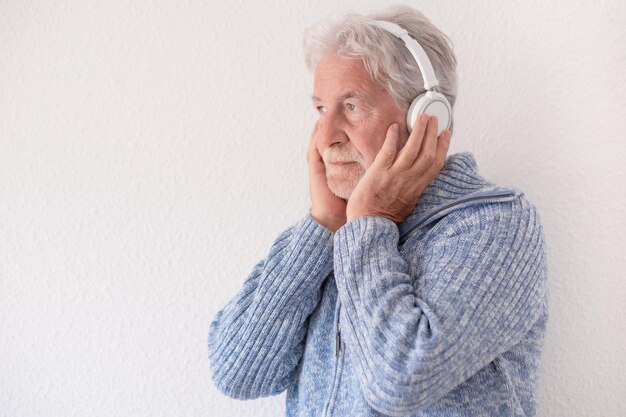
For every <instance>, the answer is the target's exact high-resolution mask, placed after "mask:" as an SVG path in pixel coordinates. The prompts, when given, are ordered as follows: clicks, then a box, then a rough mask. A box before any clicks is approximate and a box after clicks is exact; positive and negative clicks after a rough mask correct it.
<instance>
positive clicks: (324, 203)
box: [307, 122, 347, 233]
mask: <svg viewBox="0 0 626 417" xmlns="http://www.w3.org/2000/svg"><path fill="white" fill-rule="evenodd" d="M316 133H317V122H316V123H315V126H314V127H313V132H311V140H310V142H309V150H308V152H307V159H308V163H309V188H310V192H311V217H313V218H314V219H315V220H316V221H317V222H318V223H319V224H321V225H322V226H324V227H325V228H327V229H329V230H330V231H331V232H333V233H334V232H336V231H337V229H339V228H340V227H341V226H343V225H344V224H345V223H346V207H347V203H346V201H345V200H343V199H341V198H339V197H337V196H336V195H335V194H333V193H332V191H330V189H329V188H328V182H327V181H326V167H325V166H324V161H323V159H322V156H321V155H320V153H319V151H318V150H317V135H316Z"/></svg>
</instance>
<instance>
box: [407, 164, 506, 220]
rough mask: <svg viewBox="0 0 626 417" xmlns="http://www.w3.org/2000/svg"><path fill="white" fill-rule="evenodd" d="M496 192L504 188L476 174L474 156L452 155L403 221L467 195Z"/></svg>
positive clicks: (476, 168)
mask: <svg viewBox="0 0 626 417" xmlns="http://www.w3.org/2000/svg"><path fill="white" fill-rule="evenodd" d="M497 190H505V188H503V187H498V186H496V185H495V184H493V183H491V182H489V181H487V180H486V179H485V178H483V177H482V176H481V175H480V174H479V173H478V167H477V164H476V159H475V158H474V155H472V154H471V153H470V152H462V153H456V154H452V155H450V156H448V158H447V159H446V162H445V164H444V168H443V169H442V170H441V172H440V173H439V175H438V176H437V177H436V178H435V179H434V180H433V181H432V182H431V183H430V184H429V185H428V186H427V187H426V188H425V189H424V191H423V192H422V195H421V196H420V197H419V199H418V200H417V205H416V206H415V209H414V210H413V212H412V213H411V214H410V215H409V216H408V217H407V219H406V220H405V221H410V220H411V219H413V218H415V217H418V216H420V215H421V214H423V213H425V212H426V211H428V210H431V209H433V208H435V207H437V206H440V205H444V204H447V203H450V202H451V201H454V200H456V199H458V198H461V197H463V196H465V195H467V194H470V193H474V192H477V191H497Z"/></svg>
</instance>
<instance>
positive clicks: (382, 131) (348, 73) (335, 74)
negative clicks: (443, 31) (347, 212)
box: [313, 53, 408, 200]
mask: <svg viewBox="0 0 626 417" xmlns="http://www.w3.org/2000/svg"><path fill="white" fill-rule="evenodd" d="M313 103H314V106H315V108H316V110H317V111H318V112H319V121H318V123H317V134H316V139H317V149H318V151H319V153H320V155H322V158H323V159H324V165H325V167H326V178H327V181H328V187H329V188H330V190H331V191H332V192H333V193H334V194H335V195H337V196H338V197H341V198H343V199H346V200H347V199H348V198H349V197H350V194H351V193H352V190H354V187H355V186H356V184H357V182H358V181H359V179H360V178H361V177H362V176H363V174H364V173H365V170H366V169H367V168H368V167H369V166H370V165H371V164H372V162H373V161H374V158H375V157H376V154H377V153H378V151H379V150H380V148H381V147H382V145H383V142H384V141H385V136H386V134H387V129H388V128H389V126H390V125H391V124H392V123H398V124H399V125H400V130H399V131H400V144H401V145H404V143H406V140H407V138H408V131H407V130H406V124H405V113H404V112H403V111H401V110H400V109H399V108H398V107H397V106H396V104H395V103H394V101H393V99H392V98H391V96H390V95H389V94H388V93H387V91H386V90H385V89H384V88H383V87H382V86H381V85H380V84H377V83H375V82H374V81H372V80H371V79H370V76H369V74H368V73H367V70H366V69H365V65H364V64H363V61H362V60H361V59H349V58H343V57H340V56H338V55H336V54H332V53H331V54H328V55H326V56H325V57H324V58H322V60H321V61H320V62H319V63H318V65H317V68H316V69H315V75H314V80H313Z"/></svg>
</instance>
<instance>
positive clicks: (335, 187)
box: [328, 181, 354, 201]
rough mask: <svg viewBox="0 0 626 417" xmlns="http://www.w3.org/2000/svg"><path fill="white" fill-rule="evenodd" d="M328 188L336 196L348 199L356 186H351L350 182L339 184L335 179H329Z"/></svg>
mask: <svg viewBox="0 0 626 417" xmlns="http://www.w3.org/2000/svg"><path fill="white" fill-rule="evenodd" d="M328 188H329V189H330V192H331V193H333V194H334V195H335V196H337V197H339V198H342V199H344V200H346V201H347V200H348V199H349V198H350V195H351V194H352V191H353V190H354V186H351V185H350V184H345V183H339V184H338V183H335V182H334V181H328Z"/></svg>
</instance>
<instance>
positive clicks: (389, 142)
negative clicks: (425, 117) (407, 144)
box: [372, 123, 400, 169]
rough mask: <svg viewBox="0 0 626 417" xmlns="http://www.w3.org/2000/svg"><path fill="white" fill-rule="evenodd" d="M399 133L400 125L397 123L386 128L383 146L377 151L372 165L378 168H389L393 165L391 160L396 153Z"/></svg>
mask: <svg viewBox="0 0 626 417" xmlns="http://www.w3.org/2000/svg"><path fill="white" fill-rule="evenodd" d="M399 135H400V126H398V124H397V123H392V124H391V126H389V128H388V129H387V136H386V137H385V142H384V143H383V146H382V147H381V148H380V151H378V154H377V155H376V158H375V159H374V162H373V163H372V165H378V166H379V167H380V168H384V169H387V168H390V167H391V166H392V165H393V161H394V160H395V158H396V154H397V153H398V141H399V140H400V139H399Z"/></svg>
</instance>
